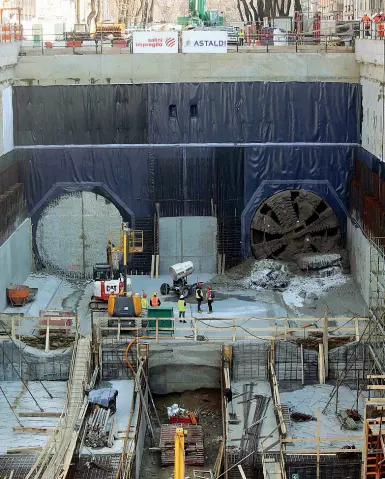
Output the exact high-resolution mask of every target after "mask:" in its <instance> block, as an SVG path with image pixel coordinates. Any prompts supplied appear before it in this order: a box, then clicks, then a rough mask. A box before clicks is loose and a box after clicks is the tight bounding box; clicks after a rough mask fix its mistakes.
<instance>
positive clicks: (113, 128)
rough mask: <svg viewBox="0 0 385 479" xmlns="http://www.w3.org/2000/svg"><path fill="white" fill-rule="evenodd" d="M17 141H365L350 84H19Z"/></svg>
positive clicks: (356, 88)
mask: <svg viewBox="0 0 385 479" xmlns="http://www.w3.org/2000/svg"><path fill="white" fill-rule="evenodd" d="M13 105H14V136H15V137H14V140H15V145H16V146H17V145H19V146H23V145H24V146H25V145H66V144H67V145H70V144H78V145H81V144H88V145H90V144H103V143H104V144H112V143H118V144H119V143H127V144H128V143H130V144H136V143H138V144H139V143H210V142H213V143H214V142H218V143H226V142H348V143H349V142H352V143H355V142H357V141H359V138H360V122H359V121H357V119H358V117H359V112H360V108H361V88H360V85H358V84H351V83H331V82H330V83H329V82H326V83H322V82H318V83H315V82H313V83H312V82H309V83H303V82H287V83H280V82H272V83H264V82H237V83H232V82H218V83H214V82H213V83H211V82H210V83H159V84H146V85H129V84H128V85H71V86H50V87H48V86H43V87H40V86H32V87H31V86H28V87H21V86H18V87H14V88H13Z"/></svg>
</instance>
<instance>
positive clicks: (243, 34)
mask: <svg viewBox="0 0 385 479" xmlns="http://www.w3.org/2000/svg"><path fill="white" fill-rule="evenodd" d="M238 38H239V44H240V46H241V47H243V42H244V41H245V32H244V31H243V30H242V28H241V29H240V30H239V33H238Z"/></svg>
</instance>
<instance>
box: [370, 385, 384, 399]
mask: <svg viewBox="0 0 385 479" xmlns="http://www.w3.org/2000/svg"><path fill="white" fill-rule="evenodd" d="M368 389H385V384H368ZM376 399H379V398H376Z"/></svg>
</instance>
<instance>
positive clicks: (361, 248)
mask: <svg viewBox="0 0 385 479" xmlns="http://www.w3.org/2000/svg"><path fill="white" fill-rule="evenodd" d="M347 225H348V234H347V247H348V250H349V257H350V268H351V272H352V275H353V277H354V280H355V281H356V283H357V285H358V287H359V289H360V292H361V294H362V297H363V298H364V300H365V303H366V304H367V305H368V304H369V284H370V281H369V279H370V278H369V275H370V245H369V242H368V240H367V239H366V238H365V236H364V234H363V233H362V231H361V229H360V228H358V227H355V226H354V225H353V223H352V222H351V220H350V219H349V218H348V219H347Z"/></svg>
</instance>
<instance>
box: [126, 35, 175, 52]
mask: <svg viewBox="0 0 385 479" xmlns="http://www.w3.org/2000/svg"><path fill="white" fill-rule="evenodd" d="M133 52H134V53H178V32H134V33H133Z"/></svg>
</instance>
